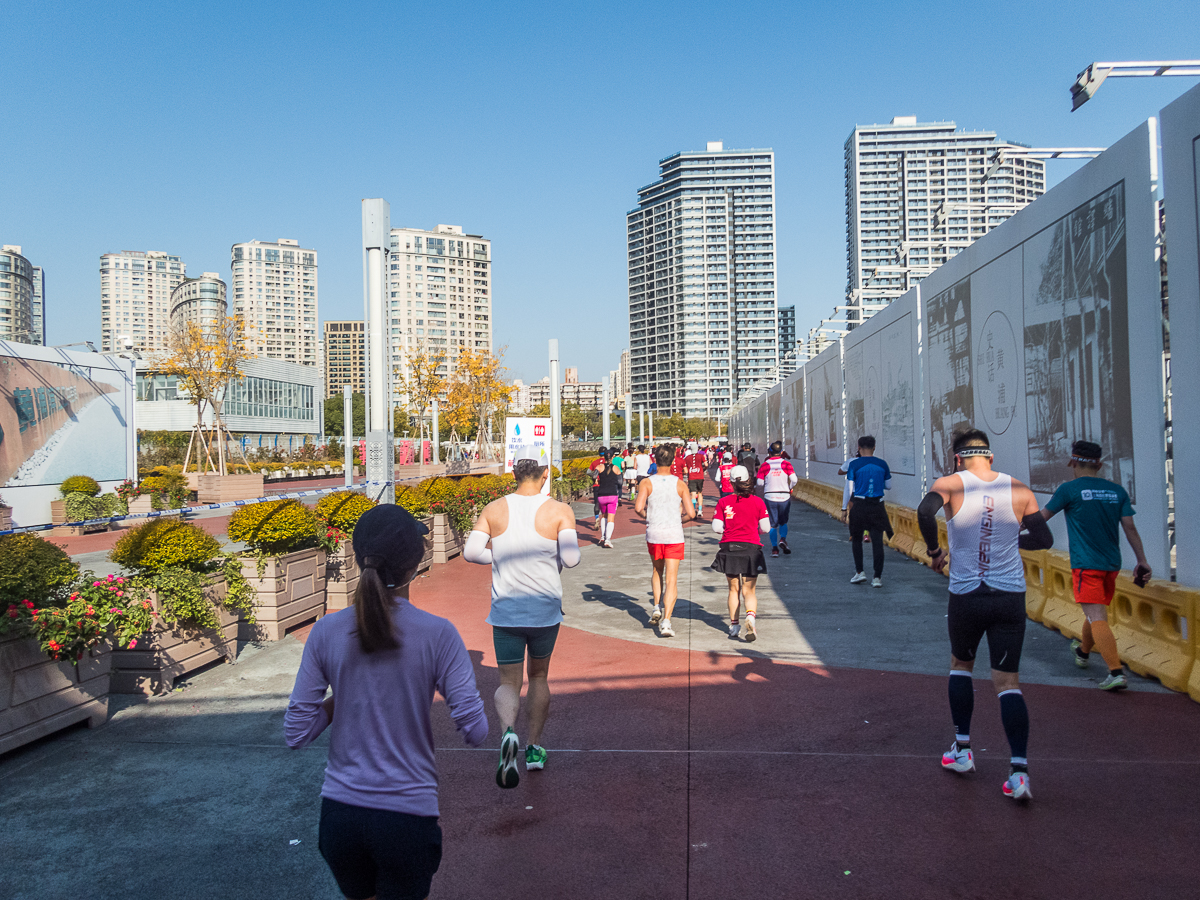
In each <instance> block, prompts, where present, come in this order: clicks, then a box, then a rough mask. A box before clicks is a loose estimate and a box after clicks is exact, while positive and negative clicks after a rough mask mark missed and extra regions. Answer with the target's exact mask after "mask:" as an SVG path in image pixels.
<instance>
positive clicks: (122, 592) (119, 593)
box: [117, 591, 125, 597]
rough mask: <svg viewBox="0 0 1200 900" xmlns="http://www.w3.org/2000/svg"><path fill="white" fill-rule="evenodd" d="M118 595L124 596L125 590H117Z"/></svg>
mask: <svg viewBox="0 0 1200 900" xmlns="http://www.w3.org/2000/svg"><path fill="white" fill-rule="evenodd" d="M117 596H118V597H124V596H125V592H124V591H117Z"/></svg>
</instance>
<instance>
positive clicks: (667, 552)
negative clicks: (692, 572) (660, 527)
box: [646, 542, 683, 560]
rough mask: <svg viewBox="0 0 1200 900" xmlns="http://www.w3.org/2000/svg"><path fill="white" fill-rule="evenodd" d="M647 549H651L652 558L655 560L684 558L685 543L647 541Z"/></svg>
mask: <svg viewBox="0 0 1200 900" xmlns="http://www.w3.org/2000/svg"><path fill="white" fill-rule="evenodd" d="M646 549H647V550H649V551H650V558H651V559H653V560H659V559H683V544H651V543H649V542H647V543H646Z"/></svg>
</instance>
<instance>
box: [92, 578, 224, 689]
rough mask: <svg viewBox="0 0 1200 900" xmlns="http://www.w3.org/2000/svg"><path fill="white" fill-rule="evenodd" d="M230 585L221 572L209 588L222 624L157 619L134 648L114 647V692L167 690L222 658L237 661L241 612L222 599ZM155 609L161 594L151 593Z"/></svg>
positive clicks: (158, 607)
mask: <svg viewBox="0 0 1200 900" xmlns="http://www.w3.org/2000/svg"><path fill="white" fill-rule="evenodd" d="M226 591H227V588H226V585H225V578H224V576H217V577H216V578H214V579H213V581H212V583H211V584H210V585H209V586H208V587H207V588H206V589H205V592H204V593H205V596H206V597H208V599H210V600H211V601H212V602H213V603H216V604H217V616H218V618H219V619H220V622H221V627H220V628H219V629H218V628H189V627H188V626H186V625H182V624H176V625H167V624H165V623H163V622H161V621H159V622H156V623H155V625H154V627H153V628H152V629H151V630H150V632H149V633H148V634H147V635H145V636H144V637H142V638H139V639H138V645H137V647H135V648H134V649H132V650H114V651H113V668H114V669H115V671H114V672H113V681H112V692H113V693H114V694H165V693H167V692H168V691H170V690H171V688H172V687H173V686H174V684H175V679H176V678H179V677H181V676H183V675H186V674H187V673H188V672H191V671H192V670H193V669H198V668H200V666H204V665H208V663H210V662H213V661H214V660H218V659H222V658H224V659H226V660H228V661H229V662H231V663H233V662H236V661H237V634H238V615H237V613H235V612H230V611H229V610H227V609H226V608H225V607H224V606H222V605H221V603H222V602H223V601H224V599H225V594H226ZM150 602H151V603H153V604H154V608H155V610H159V609H161V606H160V604H159V600H158V596H157V594H151V596H150Z"/></svg>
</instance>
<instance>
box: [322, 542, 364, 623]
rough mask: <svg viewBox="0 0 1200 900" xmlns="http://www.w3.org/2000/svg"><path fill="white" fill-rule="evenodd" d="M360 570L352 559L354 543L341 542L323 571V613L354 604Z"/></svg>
mask: <svg viewBox="0 0 1200 900" xmlns="http://www.w3.org/2000/svg"><path fill="white" fill-rule="evenodd" d="M360 574H361V570H360V569H359V568H358V563H357V562H356V561H355V559H354V542H353V541H351V540H348V539H347V540H345V541H342V545H341V546H340V547H338V548H337V550H335V551H334V553H333V555H332V556H330V557H329V562H328V564H327V566H326V569H325V611H326V612H337V611H338V610H339V609H345V608H346V607H347V606H350V605H351V604H353V603H354V592H355V590H357V588H358V576H359V575H360Z"/></svg>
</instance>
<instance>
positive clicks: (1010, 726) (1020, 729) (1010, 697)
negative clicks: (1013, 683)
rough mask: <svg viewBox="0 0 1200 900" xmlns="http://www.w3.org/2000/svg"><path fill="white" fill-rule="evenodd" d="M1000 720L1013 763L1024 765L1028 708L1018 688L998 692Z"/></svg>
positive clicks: (1027, 742)
mask: <svg viewBox="0 0 1200 900" xmlns="http://www.w3.org/2000/svg"><path fill="white" fill-rule="evenodd" d="M1000 721H1001V722H1003V723H1004V734H1005V735H1006V736H1007V737H1008V746H1009V747H1010V748H1011V749H1012V761H1013V765H1014V766H1021V767H1024V766H1025V764H1026V751H1027V749H1028V746H1029V709H1028V707H1026V706H1025V697H1024V696H1023V695H1022V694H1021V692H1020V691H1019V690H1011V691H1001V692H1000Z"/></svg>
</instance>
